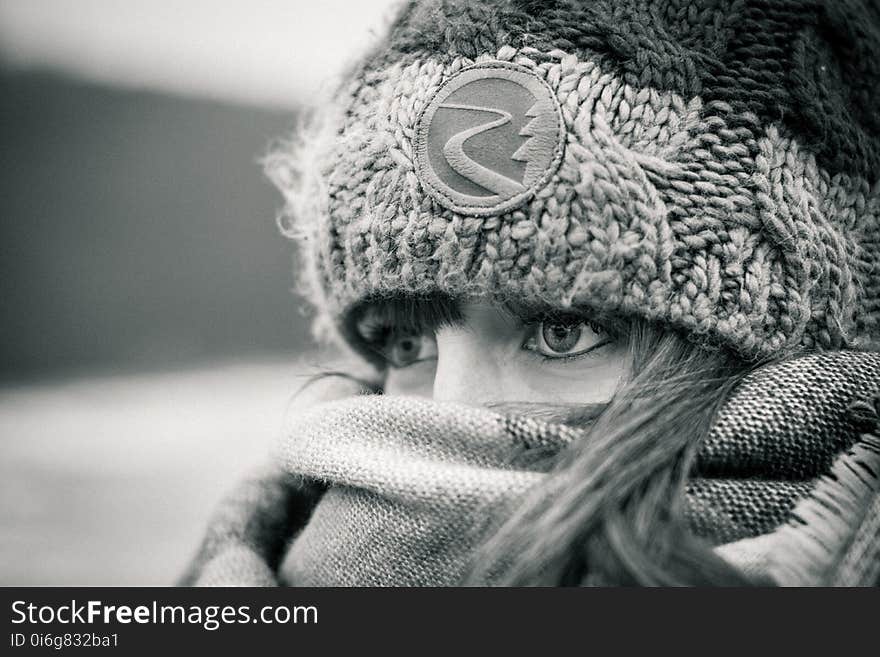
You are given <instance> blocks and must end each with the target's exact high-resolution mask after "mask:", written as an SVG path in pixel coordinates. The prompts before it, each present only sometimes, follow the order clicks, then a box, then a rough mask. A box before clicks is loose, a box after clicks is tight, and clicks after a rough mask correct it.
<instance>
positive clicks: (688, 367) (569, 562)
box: [465, 321, 751, 586]
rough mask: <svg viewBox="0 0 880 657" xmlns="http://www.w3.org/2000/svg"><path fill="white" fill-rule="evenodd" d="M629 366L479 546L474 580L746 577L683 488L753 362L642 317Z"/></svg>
mask: <svg viewBox="0 0 880 657" xmlns="http://www.w3.org/2000/svg"><path fill="white" fill-rule="evenodd" d="M629 333H630V334H629V345H630V376H629V378H628V380H627V381H626V382H625V383H623V384H622V386H621V387H620V389H619V391H618V393H617V394H615V396H614V397H613V399H612V400H611V401H610V402H609V404H608V405H607V407H606V408H605V409H604V410H603V411H601V412H600V413H598V414H596V413H595V409H592V408H591V409H587V411H586V413H583V412H580V411H578V410H574V411H573V412H571V413H569V414H568V417H567V418H566V419H567V421H568V422H569V423H572V424H581V425H583V424H584V423H585V422H586V423H587V424H588V425H589V426H587V427H586V435H585V436H584V438H583V439H581V440H578V441H576V442H575V443H574V444H572V445H570V446H569V447H568V448H567V449H566V450H565V451H563V452H562V453H561V454H560V455H559V458H558V462H557V463H556V465H555V467H553V468H552V469H551V471H550V473H549V475H548V477H547V478H546V479H545V481H544V482H543V483H542V484H540V485H538V486H537V487H536V488H535V489H533V490H532V491H530V493H529V494H528V495H527V496H526V498H525V499H524V501H522V503H521V504H520V505H519V506H518V507H517V508H516V509H515V510H514V511H513V513H512V515H511V516H510V517H509V519H508V520H507V521H506V522H504V523H503V525H502V526H501V527H500V528H498V529H497V531H495V532H494V533H493V534H492V535H491V537H490V538H489V539H488V541H486V542H485V544H484V545H483V546H482V548H481V549H480V550H479V551H478V553H477V555H476V559H475V561H474V563H473V567H472V569H471V572H470V574H469V577H468V580H467V582H465V583H472V584H475V583H483V582H487V581H489V582H491V583H492V584H498V585H514V586H516V585H520V586H522V585H543V586H559V585H563V586H564V585H589V584H606V585H647V586H650V585H657V586H675V585H745V584H748V583H750V582H749V580H748V579H747V578H746V577H745V576H744V575H743V574H741V573H740V572H739V571H738V570H737V569H735V568H734V567H733V566H731V565H729V564H728V563H727V562H725V561H724V560H722V559H721V558H720V557H718V556H717V555H715V554H714V553H713V552H712V550H711V547H710V546H709V545H707V544H706V542H704V541H702V540H700V539H698V538H697V537H696V536H694V535H693V534H692V533H691V532H690V531H689V529H688V527H687V523H686V521H685V518H684V509H683V506H684V489H685V484H686V480H687V476H688V473H689V472H690V470H691V467H692V465H693V464H694V461H695V457H696V454H697V450H698V449H699V445H700V443H701V441H702V440H703V438H704V437H705V436H706V435H707V433H708V431H709V429H710V427H711V424H712V421H713V419H714V417H715V415H716V413H717V411H718V409H719V407H720V406H721V404H722V403H723V401H724V400H725V398H726V397H727V395H728V394H729V392H730V391H731V389H732V388H733V387H734V386H735V385H736V383H737V382H738V381H739V380H740V379H741V378H742V376H744V375H745V374H746V373H747V372H748V371H749V370H750V369H751V368H750V367H749V365H748V364H746V363H743V362H742V361H739V360H738V359H736V358H735V357H734V356H732V355H730V354H727V353H724V352H720V351H709V350H706V349H703V348H701V347H699V346H697V345H694V344H692V343H690V342H688V341H687V340H686V339H684V338H683V337H681V336H679V335H677V334H676V333H674V332H672V331H670V330H669V329H664V328H658V327H655V326H652V325H650V324H648V323H646V322H642V321H634V322H633V323H632V328H631V331H630V332H629Z"/></svg>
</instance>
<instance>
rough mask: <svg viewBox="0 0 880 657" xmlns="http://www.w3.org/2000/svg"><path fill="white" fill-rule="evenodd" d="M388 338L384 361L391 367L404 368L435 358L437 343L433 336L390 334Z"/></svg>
mask: <svg viewBox="0 0 880 657" xmlns="http://www.w3.org/2000/svg"><path fill="white" fill-rule="evenodd" d="M388 337H389V339H388V342H387V343H386V346H385V349H384V352H385V359H386V360H387V361H388V364H389V365H391V366H392V367H406V366H408V365H412V364H413V363H417V362H419V361H423V360H428V359H431V358H436V357H437V343H436V341H435V340H434V336H433V335H426V334H422V335H413V334H407V333H401V334H394V333H392V334H391V335H389V336H388Z"/></svg>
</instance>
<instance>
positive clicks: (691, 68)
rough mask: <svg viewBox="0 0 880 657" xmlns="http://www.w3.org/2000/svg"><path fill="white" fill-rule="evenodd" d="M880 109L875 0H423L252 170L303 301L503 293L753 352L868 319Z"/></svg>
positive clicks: (875, 288)
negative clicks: (280, 212)
mask: <svg viewBox="0 0 880 657" xmlns="http://www.w3.org/2000/svg"><path fill="white" fill-rule="evenodd" d="M878 108H880V5H878V3H877V2H876V0H798V1H793V0H594V1H591V2H576V1H566V0H541V1H535V0H477V1H468V2H462V1H458V0H417V1H415V2H410V3H407V4H406V5H405V6H403V7H402V8H401V10H400V11H399V13H398V15H397V17H396V18H395V20H394V21H393V23H392V25H391V27H390V30H389V31H388V34H387V36H386V37H385V38H384V40H383V41H382V42H381V43H380V44H379V45H378V46H377V47H375V48H374V50H373V51H372V52H371V53H369V55H368V56H366V57H364V58H363V59H362V60H361V61H360V62H359V64H358V65H357V66H356V67H355V68H354V69H353V70H352V71H351V72H350V73H349V74H348V75H347V77H346V81H345V83H344V84H343V86H342V87H341V89H340V91H339V92H338V93H337V94H336V96H335V98H334V100H333V102H332V103H331V104H330V105H329V106H328V107H327V108H325V109H324V110H323V111H322V112H321V116H320V121H319V122H318V124H317V125H316V126H313V127H312V129H311V130H310V131H309V132H308V134H307V135H306V136H305V138H304V140H303V142H302V143H300V144H299V145H298V146H297V147H296V148H291V149H288V150H287V151H285V152H284V153H280V154H276V156H275V157H274V158H271V159H270V172H271V173H272V174H273V176H274V178H275V180H276V182H277V183H278V185H279V186H280V187H281V189H282V191H283V192H284V194H285V196H286V200H287V205H286V208H285V213H284V217H283V228H284V229H285V230H286V231H287V232H289V233H291V234H293V235H295V236H296V237H297V238H298V239H299V240H300V241H301V245H302V246H301V249H300V260H301V265H302V269H303V274H302V278H301V280H302V282H303V283H304V286H305V288H306V289H305V292H306V294H307V295H308V297H309V298H310V299H311V300H312V302H313V303H314V305H315V306H316V308H317V311H318V320H319V321H318V325H319V326H323V327H327V326H330V327H335V328H336V329H339V328H340V327H344V326H345V319H346V317H347V316H348V314H349V313H350V311H351V310H352V309H353V308H355V307H356V306H357V305H358V304H359V303H362V302H364V301H365V300H368V299H373V298H377V297H384V296H388V295H396V294H400V293H407V294H416V295H423V294H432V293H440V294H446V295H452V296H455V297H471V296H473V297H483V298H491V299H496V300H504V299H510V298H517V299H520V300H523V299H530V300H534V301H537V302H543V303H546V304H550V305H551V306H553V307H558V308H570V307H578V308H586V309H596V310H600V311H605V312H613V313H618V314H622V315H626V316H632V315H635V316H638V317H642V318H645V319H647V320H651V321H660V322H663V323H665V324H666V325H669V326H672V327H674V328H677V329H680V330H683V331H685V332H686V333H687V334H688V335H689V336H690V337H691V338H692V339H694V340H696V341H698V342H700V343H702V344H706V345H715V346H726V347H729V348H732V349H734V350H735V351H736V352H737V353H739V355H740V356H742V357H743V358H747V359H758V358H763V357H768V356H779V355H783V354H785V353H790V352H793V351H796V350H799V349H802V348H808V349H809V348H816V349H832V348H845V347H858V346H860V345H865V344H866V343H868V342H870V341H872V340H875V339H877V337H878V332H880V327H878V321H880V109H878ZM342 333H343V334H344V333H345V330H344V328H343V329H342Z"/></svg>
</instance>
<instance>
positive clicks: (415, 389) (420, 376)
mask: <svg viewBox="0 0 880 657" xmlns="http://www.w3.org/2000/svg"><path fill="white" fill-rule="evenodd" d="M436 370H437V361H434V360H432V361H426V362H424V363H415V364H413V365H410V366H409V367H404V368H401V369H389V370H388V374H386V376H385V386H384V389H385V394H386V395H409V396H416V397H431V396H432V395H433V394H434V392H433V391H434V374H435V373H436Z"/></svg>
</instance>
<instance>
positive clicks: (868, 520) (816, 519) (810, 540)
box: [768, 433, 880, 586]
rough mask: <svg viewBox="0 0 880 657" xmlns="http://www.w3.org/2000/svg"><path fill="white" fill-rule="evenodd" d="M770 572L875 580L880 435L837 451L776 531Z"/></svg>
mask: <svg viewBox="0 0 880 657" xmlns="http://www.w3.org/2000/svg"><path fill="white" fill-rule="evenodd" d="M777 539H778V540H777V541H776V542H775V546H774V550H773V552H772V555H771V557H770V562H769V564H768V571H769V572H768V574H769V575H770V576H771V577H772V578H773V579H774V580H775V581H776V582H777V583H778V584H780V585H782V586H875V585H876V584H877V583H878V575H880V436H878V435H877V434H876V433H871V434H862V437H861V439H860V440H859V442H857V443H856V444H855V445H853V446H852V447H851V448H850V449H849V450H848V451H847V452H846V453H845V454H843V455H842V456H840V457H838V459H837V460H836V461H835V462H834V464H833V465H832V467H831V470H830V472H829V473H828V474H826V475H823V476H822V477H821V478H820V479H819V480H818V481H817V483H816V486H815V488H814V489H813V492H812V493H811V494H810V495H809V496H808V497H806V498H804V499H803V500H801V501H800V502H799V503H798V504H797V505H796V506H795V508H794V510H793V511H792V517H791V520H790V521H789V523H788V524H787V525H785V526H783V527H782V528H781V529H779V530H778V531H777Z"/></svg>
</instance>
